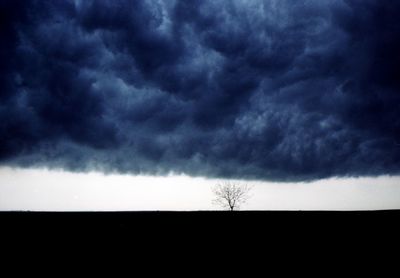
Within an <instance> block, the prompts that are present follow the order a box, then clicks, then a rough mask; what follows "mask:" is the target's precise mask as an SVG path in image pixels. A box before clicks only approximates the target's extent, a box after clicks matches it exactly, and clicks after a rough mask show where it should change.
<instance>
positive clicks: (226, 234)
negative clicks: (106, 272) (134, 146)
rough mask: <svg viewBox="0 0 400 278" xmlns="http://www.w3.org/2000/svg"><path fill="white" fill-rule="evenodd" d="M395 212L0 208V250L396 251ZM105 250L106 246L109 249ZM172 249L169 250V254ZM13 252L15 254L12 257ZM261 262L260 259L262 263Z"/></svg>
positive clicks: (254, 254) (148, 256) (279, 254)
mask: <svg viewBox="0 0 400 278" xmlns="http://www.w3.org/2000/svg"><path fill="white" fill-rule="evenodd" d="M399 215H400V213H399V211H397V210H393V211H364V212H361V211H359V212H358V211H356V212H329V211H327V212H323V211H238V212H221V211H219V212H216V211H193V212H165V211H164V212H0V227H1V231H0V234H1V239H2V247H7V248H5V249H3V250H6V251H4V252H9V254H13V255H14V256H17V257H18V256H21V255H23V254H24V256H26V254H29V258H34V257H35V256H37V254H38V251H42V250H45V253H46V256H48V257H51V256H52V254H59V253H60V252H61V253H66V251H68V252H69V253H71V252H72V254H73V256H79V257H84V258H86V257H87V256H89V255H88V254H90V256H93V253H94V254H95V256H96V255H97V256H105V255H106V256H107V258H109V257H113V256H114V255H116V256H121V254H129V255H128V256H127V257H125V258H130V256H133V255H135V256H139V257H141V258H143V259H144V260H148V261H152V260H153V259H154V258H163V260H164V259H165V258H167V259H169V260H174V257H173V256H172V255H171V254H174V253H173V252H178V253H179V256H180V257H181V258H182V257H183V258H184V259H185V260H189V261H190V260H191V257H190V256H187V254H193V253H194V254H197V255H198V256H200V255H199V254H200V251H201V252H203V253H206V255H207V257H206V258H207V260H209V261H211V260H212V259H213V260H214V261H215V260H216V261H218V260H219V259H220V258H221V257H227V256H233V257H235V256H240V257H241V258H244V257H246V258H249V259H251V258H254V259H255V258H258V260H263V258H265V257H273V258H275V260H278V261H279V260H282V261H286V260H288V259H290V260H294V261H296V260H298V259H301V260H307V257H306V256H305V254H307V253H311V254H312V256H313V258H314V259H315V258H316V259H318V260H322V261H324V260H325V259H324V258H325V257H324V256H322V254H330V255H331V256H333V257H336V255H334V254H339V255H338V256H339V258H341V259H342V260H343V259H344V258H346V261H347V262H348V263H349V264H352V261H353V259H354V258H355V257H357V256H359V255H360V254H362V255H363V256H365V257H370V256H371V255H373V256H378V257H379V256H381V254H392V252H398V250H399V238H400V237H399V235H400V229H399V225H398V222H399V219H400V217H399ZM109 250H111V251H109ZM172 251H173V252H172ZM17 257H16V258H17ZM262 264H264V263H262Z"/></svg>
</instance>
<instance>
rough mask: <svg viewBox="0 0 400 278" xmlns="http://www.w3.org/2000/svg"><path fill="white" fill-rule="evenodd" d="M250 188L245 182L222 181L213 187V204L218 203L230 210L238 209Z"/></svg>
mask: <svg viewBox="0 0 400 278" xmlns="http://www.w3.org/2000/svg"><path fill="white" fill-rule="evenodd" d="M251 189H252V187H251V186H249V185H247V184H239V183H233V182H224V183H220V184H217V185H216V186H214V187H213V189H212V190H213V193H214V194H215V199H214V200H213V204H214V205H219V206H221V207H223V208H226V209H229V210H231V211H233V210H235V209H239V208H240V206H241V205H243V204H244V203H246V201H247V200H248V199H249V197H250V195H249V192H250V190H251Z"/></svg>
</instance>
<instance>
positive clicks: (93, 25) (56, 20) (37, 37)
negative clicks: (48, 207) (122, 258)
mask: <svg viewBox="0 0 400 278" xmlns="http://www.w3.org/2000/svg"><path fill="white" fill-rule="evenodd" d="M399 12H400V2H398V1H379V0H335V1H333V0H332V1H328V0H322V1H321V0H299V1H293V0H279V1H278V0H267V1H261V0H254V1H244V0H233V1H223V0H213V1H211V0H208V1H207V0H204V1H200V0H199V1H194V0H193V1H190V0H189V1H178V0H170V1H167V0H165V1H163V0H148V1H129V0H113V1H111V0H99V1H91V0H85V1H81V0H68V1H65V0H55V1H34V0H27V1H11V0H2V1H0V40H1V42H2V43H1V45H0V167H1V169H2V170H1V171H0V172H1V175H0V186H2V187H5V188H6V189H5V190H8V189H7V188H8V186H9V183H7V182H6V181H7V180H8V178H9V174H10V173H15V174H16V175H17V176H18V177H22V176H25V174H22V173H25V172H24V171H28V172H29V171H30V170H32V169H47V170H44V171H42V170H41V171H39V172H38V173H41V174H40V175H41V177H42V180H43V181H46V180H48V179H51V178H52V175H53V174H54V175H59V174H60V171H61V172H62V173H65V174H66V175H67V174H68V175H72V176H74V175H78V176H80V175H84V177H92V178H93V183H94V182H95V180H96V178H95V176H93V173H96V175H104V174H105V176H104V177H110V176H114V175H115V176H123V177H127V176H129V177H131V178H137V179H140V178H141V177H143V176H146V177H152V178H155V179H157V180H158V179H160V178H161V179H163V180H165V181H167V180H168V179H170V178H171V177H175V176H178V177H179V178H178V179H180V178H182V177H185V179H189V180H191V181H193V182H194V183H196V184H200V183H199V182H198V181H199V179H200V180H201V179H204V180H207V181H213V180H216V179H224V180H225V179H226V180H227V179H233V180H241V181H256V182H259V183H260V184H265V188H272V187H271V186H272V185H271V184H277V185H282V187H279V191H280V192H281V191H282V190H283V188H287V187H285V185H287V184H302V186H300V188H304V192H307V190H310V188H316V187H315V186H314V187H312V186H310V187H307V186H306V185H316V184H320V183H321V184H331V183H334V184H336V185H337V188H341V186H342V184H343V183H345V184H348V186H349V187H348V188H349V189H347V188H346V189H344V190H345V191H346V192H347V191H349V190H350V191H351V188H352V186H355V185H354V184H357V185H359V186H361V184H363V182H360V181H364V180H369V179H372V180H375V181H379V183H380V184H383V186H384V187H385V186H389V187H390V186H392V183H393V181H396V180H397V179H398V177H399V174H400V132H399V130H400V117H399V113H400V112H399V111H400V110H399V109H400V90H399V89H400V71H399V69H398V65H399V64H400V55H399V53H398V49H400V22H399V21H398V16H399ZM10 167H11V168H10ZM4 169H17V172H13V171H11V170H4ZM60 169H61V170H60ZM10 171H11V172H10ZM18 171H22V172H21V173H20V172H18ZM17 173H18V174H17ZM28 176H29V175H28ZM84 179H85V178H84ZM107 180H108V179H107ZM344 181H346V182H344ZM30 182H31V181H30V180H29V178H28V177H27V178H26V179H25V181H24V182H23V183H22V182H21V183H20V185H19V187H20V188H21V189H20V190H16V191H15V192H20V193H21V195H16V197H18V196H21V198H22V197H23V196H22V195H24V193H23V192H25V191H24V190H28V189H26V186H28V184H29V183H30ZM88 182H89V181H86V182H85V183H88ZM37 183H41V182H40V180H37ZM156 183H157V182H156V181H155V180H154V184H156ZM189 183H190V182H188V184H189ZM79 184H81V182H80V183H79ZM150 184H151V182H150ZM303 185H304V186H303ZM80 186H82V188H86V187H87V186H88V185H87V184H86V185H84V184H82V185H80ZM187 186H188V187H187V188H186V187H185V189H182V190H184V191H185V190H189V187H190V188H193V190H195V189H194V188H195V186H194V185H193V186H192V187H191V186H189V185H187ZM379 186H380V185H379ZM150 187H151V185H149V187H146V186H144V185H143V186H142V188H143V190H144V192H145V191H146V190H149V189H148V188H150ZM261 187H262V186H261V185H260V188H261ZM294 187H296V186H294ZM63 188H64V186H62V185H54V188H51V190H50V189H49V188H44V187H43V189H42V190H43V191H46V190H50V191H51V192H54V194H55V195H57V194H56V192H63V190H64V189H63ZM110 188H111V187H110ZM277 188H278V187H277ZM298 188H299V187H296V189H293V190H288V193H287V194H290V193H289V192H297V191H296V190H298ZM324 188H326V190H327V191H326V192H328V191H329V190H330V189H329V188H330V187H329V186H328V185H327V186H326V187H324ZM0 190H3V189H0ZM88 190H89V189H88ZM91 190H93V191H96V190H97V189H94V188H92V189H91ZM105 190H106V189H105ZM107 190H109V188H107ZM107 190H106V191H107ZM121 190H125V189H122V188H121ZM157 190H158V189H157ZM160 190H161V189H160ZM163 190H164V189H163ZM170 190H171V192H172V191H173V190H176V189H174V188H172V187H171V188H170ZM277 190H278V189H277ZM324 190H325V189H324ZM379 190H382V188H379ZM385 190H386V189H385ZM28 191H29V190H28ZM161 191H162V190H161ZM259 192H260V193H258V194H261V195H263V194H264V195H265V194H266V193H262V192H261V191H259ZM282 192H283V191H282ZM357 192H358V191H356V192H354V198H355V199H354V202H355V204H356V203H357V202H358V201H357V200H358V199H357ZM386 192H391V191H390V190H389V189H387V191H386ZM310 194H311V193H310ZM346 194H347V193H346ZM389 195H390V194H389ZM382 196H383V197H382V198H383V199H381V200H386V199H385V198H386V197H385V196H387V194H386V195H385V194H383V195H382ZM396 196H399V195H396ZM384 197H385V198H384ZM55 198H56V197H55ZM388 198H389V197H388ZM390 198H392V196H390ZM398 198H399V199H400V196H399V197H398ZM312 199H315V198H312ZM387 200H389V199H387ZM15 202H18V200H16V201H15ZM388 202H389V201H388ZM0 206H1V204H0ZM143 206H144V207H147V205H146V204H143ZM149 206H150V205H149ZM159 206H160V207H162V206H163V203H162V202H161V201H160V202H159ZM300 206H301V205H299V207H300ZM185 207H187V206H186V205H184V204H182V208H185ZM322 207H323V206H322ZM3 208H5V209H6V207H4V206H3Z"/></svg>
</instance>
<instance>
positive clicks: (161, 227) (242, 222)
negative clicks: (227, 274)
mask: <svg viewBox="0 0 400 278" xmlns="http://www.w3.org/2000/svg"><path fill="white" fill-rule="evenodd" d="M399 216H400V211H398V210H387V211H351V212H345V211H343V212H341V211H335V212H333V211H235V212H229V211H188V212H175V211H151V212H0V223H1V226H2V232H9V233H21V232H23V233H35V232H37V233H49V232H55V233H57V232H71V233H82V234H85V233H90V232H95V233H102V232H106V231H109V232H111V233H131V232H132V233H149V232H150V233H154V232H155V231H157V232H158V231H159V232H161V231H162V233H163V234H167V233H174V232H177V233H183V232H199V231H201V232H204V233H216V232H221V231H230V232H231V233H235V231H239V230H240V231H245V232H249V231H252V232H254V233H255V234H260V233H266V234H282V233H283V234H288V235H289V234H294V235H296V234H297V235H298V234H302V233H323V232H331V231H337V232H338V233H346V232H347V231H350V229H352V230H353V231H359V232H364V233H365V232H368V231H370V230H372V229H376V228H379V229H380V230H384V229H385V230H388V232H393V231H400V230H399V228H398V225H397V224H398V222H399V220H400V218H399Z"/></svg>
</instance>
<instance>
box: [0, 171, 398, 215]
mask: <svg viewBox="0 0 400 278" xmlns="http://www.w3.org/2000/svg"><path fill="white" fill-rule="evenodd" d="M219 181H221V180H216V179H206V178H193V177H189V176H184V175H179V176H167V177H154V176H131V175H114V174H112V175H104V174H101V173H96V172H91V173H70V172H64V171H53V170H43V169H13V168H9V167H0V210H36V211H49V210H50V211H71V210H72V211H93V210H99V211H127V210H216V209H219V208H218V207H215V206H213V205H212V204H211V200H212V199H213V195H212V192H211V186H213V185H215V184H216V183H217V182H219ZM247 183H248V184H250V185H253V190H252V192H251V193H252V198H251V199H249V201H248V203H247V204H246V205H245V206H244V207H243V209H245V210H369V209H372V210H375V209H400V177H399V176H395V177H389V176H381V177H377V178H341V179H336V178H332V179H326V180H319V181H315V182H311V183H273V182H260V181H249V182H247Z"/></svg>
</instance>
